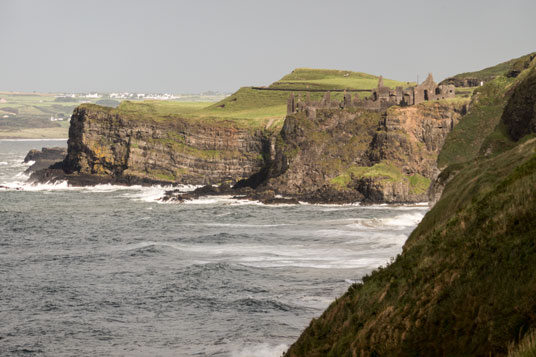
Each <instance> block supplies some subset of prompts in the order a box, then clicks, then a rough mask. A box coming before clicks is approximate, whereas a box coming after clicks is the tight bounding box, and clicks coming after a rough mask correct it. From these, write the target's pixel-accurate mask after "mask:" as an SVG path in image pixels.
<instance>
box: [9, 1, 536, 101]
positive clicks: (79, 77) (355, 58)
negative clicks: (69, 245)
mask: <svg viewBox="0 0 536 357" xmlns="http://www.w3.org/2000/svg"><path fill="white" fill-rule="evenodd" d="M125 4H126V3H125V2H121V1H103V0H95V1H92V2H91V3H85V2H84V3H82V2H74V1H65V0H63V1H61V0H52V1H47V2H46V3H45V2H44V1H36V0H19V1H14V0H7V1H3V2H2V3H0V14H2V15H1V18H0V46H1V47H2V49H3V50H4V51H3V53H2V55H0V91H25V92H31V91H37V92H90V91H99V92H117V91H126V92H160V93H163V92H170V93H200V92H205V91H210V90H212V91H219V92H233V91H235V90H237V89H238V88H239V87H241V86H249V85H268V84H270V83H272V82H274V81H276V80H278V79H279V78H281V77H282V76H284V75H285V74H287V73H290V72H291V71H292V70H293V69H295V68H298V67H307V68H327V69H342V70H352V71H358V72H365V73H370V74H374V75H380V74H381V75H383V76H384V77H386V78H391V79H397V80H401V81H415V80H416V79H417V76H419V78H420V79H421V80H422V79H424V78H425V76H426V74H427V73H429V72H432V73H433V74H434V78H435V79H436V80H441V79H443V78H446V77H448V76H451V75H455V74H457V73H460V72H469V71H475V70H479V69H482V68H485V67H489V66H492V65H495V64H498V63H500V62H504V61H506V60H509V59H512V58H516V57H519V56H522V55H524V54H527V53H530V52H533V51H536V43H535V40H534V36H533V35H534V33H536V23H535V22H533V21H532V18H531V15H532V14H534V13H536V2H534V1H530V0H514V1H511V2H509V3H506V2H502V1H495V0H493V1H482V0H479V1H473V2H467V1H460V0H455V1H451V2H449V3H448V4H447V3H443V2H434V3H432V2H429V1H424V0H418V1H408V2H405V3H399V2H388V3H382V4H375V3H364V2H363V3H361V2H355V1H351V2H350V1H333V2H329V3H328V2H325V1H324V2H316V1H309V2H303V1H294V2H292V3H287V2H285V1H280V0H277V1H271V2H269V3H256V2H255V3H254V2H246V1H225V2H224V1H198V2H190V1H169V0H161V1H151V2H149V1H130V2H128V5H125Z"/></svg>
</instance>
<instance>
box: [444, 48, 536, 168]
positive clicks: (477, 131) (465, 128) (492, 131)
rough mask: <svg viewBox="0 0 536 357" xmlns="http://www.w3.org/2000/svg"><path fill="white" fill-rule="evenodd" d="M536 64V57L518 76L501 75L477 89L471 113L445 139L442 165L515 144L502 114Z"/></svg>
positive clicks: (469, 158)
mask: <svg viewBox="0 0 536 357" xmlns="http://www.w3.org/2000/svg"><path fill="white" fill-rule="evenodd" d="M535 67H536V59H533V61H532V63H531V64H529V66H528V69H527V70H525V71H524V72H522V73H521V74H520V75H519V76H518V77H517V78H507V77H506V76H504V75H499V76H497V77H496V78H495V79H493V80H491V81H489V82H487V83H486V84H484V86H482V87H479V88H477V89H476V90H475V92H474V96H473V99H472V101H471V105H470V111H469V113H468V114H467V115H466V116H464V118H463V120H462V121H460V123H459V124H458V125H456V127H455V128H454V130H453V131H452V133H450V134H449V136H448V137H447V139H446V140H445V144H444V145H443V148H442V149H441V153H440V154H439V157H438V160H437V162H438V166H439V167H440V168H445V167H446V166H448V165H451V164H455V163H461V162H465V161H468V160H471V159H473V158H475V157H476V156H477V155H478V154H479V153H481V152H482V151H486V149H488V148H491V147H492V146H493V145H494V144H497V145H501V146H504V147H511V140H510V139H509V138H508V136H507V135H506V133H505V132H504V128H503V126H502V124H501V123H500V118H501V115H502V112H503V109H504V107H505V105H506V102H507V100H508V98H509V95H510V89H511V88H513V87H515V86H516V85H517V84H518V83H520V82H521V81H523V80H524V79H525V77H526V76H527V75H529V73H530V72H531V71H533V70H534V68H535Z"/></svg>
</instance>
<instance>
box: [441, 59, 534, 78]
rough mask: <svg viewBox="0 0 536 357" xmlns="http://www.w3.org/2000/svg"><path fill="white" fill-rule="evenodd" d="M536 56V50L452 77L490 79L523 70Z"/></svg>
mask: <svg viewBox="0 0 536 357" xmlns="http://www.w3.org/2000/svg"><path fill="white" fill-rule="evenodd" d="M534 56H536V52H533V53H529V54H527V55H525V56H521V57H519V58H514V59H511V60H509V61H506V62H503V63H499V64H498V65H495V66H492V67H488V68H484V69H482V70H480V71H476V72H465V73H460V74H457V75H455V76H454V77H452V78H457V79H466V78H475V79H478V80H481V81H484V82H486V81H489V80H492V79H494V78H497V77H499V76H506V75H507V74H508V72H510V71H512V70H519V71H522V70H523V69H525V68H526V66H527V65H528V63H529V62H530V61H531V60H532V59H533V58H534Z"/></svg>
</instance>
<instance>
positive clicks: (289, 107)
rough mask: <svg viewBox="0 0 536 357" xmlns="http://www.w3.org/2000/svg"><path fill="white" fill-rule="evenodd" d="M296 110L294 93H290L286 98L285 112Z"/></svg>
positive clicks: (289, 112)
mask: <svg viewBox="0 0 536 357" xmlns="http://www.w3.org/2000/svg"><path fill="white" fill-rule="evenodd" d="M295 111H296V103H295V101H294V93H290V95H289V96H288V100H287V114H293V113H294V112H295Z"/></svg>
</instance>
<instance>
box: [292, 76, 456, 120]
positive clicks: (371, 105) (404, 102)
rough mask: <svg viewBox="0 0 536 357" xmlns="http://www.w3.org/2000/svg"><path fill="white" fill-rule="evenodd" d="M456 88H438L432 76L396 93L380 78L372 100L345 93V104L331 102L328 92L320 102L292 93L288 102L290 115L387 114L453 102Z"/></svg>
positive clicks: (401, 88) (397, 89) (449, 86)
mask: <svg viewBox="0 0 536 357" xmlns="http://www.w3.org/2000/svg"><path fill="white" fill-rule="evenodd" d="M454 96H455V87H454V85H451V84H449V85H438V84H436V83H435V82H434V79H433V77H432V74H429V75H428V77H427V78H426V80H425V81H424V82H422V83H421V84H419V85H417V86H414V87H408V88H403V87H396V88H395V89H394V90H392V89H391V88H389V87H387V86H384V85H383V77H381V76H380V78H379V80H378V86H377V87H376V88H375V89H373V90H371V92H370V96H368V97H366V98H364V99H360V98H359V97H358V95H357V94H356V95H355V96H354V98H352V95H351V93H348V92H346V91H345V92H344V96H343V100H342V101H340V102H339V101H332V100H331V94H330V92H326V93H325V94H324V97H323V98H322V100H321V101H311V99H310V96H309V94H307V95H306V98H305V100H302V98H301V97H298V98H296V97H295V96H294V94H293V93H292V94H291V95H290V96H289V98H288V101H287V114H292V113H296V112H302V111H305V112H306V113H307V116H308V117H315V116H316V110H317V109H330V108H348V107H360V108H364V109H367V110H378V111H381V110H385V109H387V108H389V107H391V106H393V105H399V106H409V105H415V104H419V103H422V102H426V101H432V100H439V99H447V98H454Z"/></svg>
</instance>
